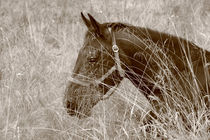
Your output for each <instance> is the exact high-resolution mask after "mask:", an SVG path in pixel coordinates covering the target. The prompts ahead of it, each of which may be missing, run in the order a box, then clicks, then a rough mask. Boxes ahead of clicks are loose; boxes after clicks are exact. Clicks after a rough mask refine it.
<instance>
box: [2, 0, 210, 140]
mask: <svg viewBox="0 0 210 140" xmlns="http://www.w3.org/2000/svg"><path fill="white" fill-rule="evenodd" d="M80 12H84V13H85V14H86V13H91V14H92V15H93V16H94V17H95V18H96V19H97V20H98V21H100V22H101V23H103V22H115V21H119V22H123V23H129V24H132V25H136V26H142V27H148V28H151V29H154V30H158V31H162V32H166V33H170V34H174V35H177V36H181V37H184V38H187V39H188V40H190V41H192V42H194V43H196V44H197V45H198V46H200V47H202V48H204V49H208V50H210V25H209V23H210V1H209V0H170V1H168V0H115V1H113V0H100V1H98V0H0V73H1V74H0V79H1V80H0V139H2V140H3V139H8V140H10V139H20V140H25V139H26V140H30V139H31V140H34V139H36V140H37V139H46V140H52V139H56V140H59V139H62V140H63V139H64V140H66V139H95V140H97V139H106V140H107V139H143V138H145V133H146V131H145V128H144V127H145V126H144V125H143V124H142V123H141V122H139V121H138V120H139V119H140V120H141V117H140V118H139V116H142V115H140V114H143V113H141V111H142V112H146V111H147V110H148V109H149V108H150V105H149V104H148V102H147V101H146V99H145V98H144V97H143V96H142V95H141V93H139V92H138V91H137V89H135V88H134V86H133V85H132V84H131V83H129V81H128V80H126V79H125V80H124V81H123V82H122V84H121V86H120V88H119V89H118V90H117V92H116V93H115V94H114V95H113V96H111V97H110V98H109V99H107V100H105V101H102V102H100V103H99V104H97V105H96V106H95V107H94V109H93V112H92V116H91V117H89V118H86V119H82V120H79V119H77V118H75V117H70V116H69V115H68V114H67V113H66V111H65V109H64V108H63V96H64V91H65V87H66V84H67V82H68V79H69V78H70V77H71V72H72V69H73V67H74V64H75V61H76V58H77V54H78V51H79V49H80V48H81V47H82V45H83V39H84V34H85V31H86V27H85V26H84V25H83V22H82V19H81V17H80ZM136 110H137V111H136ZM139 110H140V113H139ZM201 114H202V113H201ZM169 119H171V124H164V123H158V125H157V126H156V127H157V128H159V129H161V131H162V132H163V135H166V136H165V137H167V138H169V139H186V140H187V139H189V140H190V139H204V140H205V139H206V140H207V139H208V138H210V134H209V129H210V128H209V125H210V124H209V123H210V122H209V121H205V122H199V120H195V121H194V123H195V125H196V127H195V129H193V131H190V132H186V131H185V130H184V127H183V126H182V125H181V124H179V122H178V120H176V115H174V114H171V116H170V117H169ZM196 121H198V122H196ZM192 123H193V121H192ZM193 125H194V124H193ZM172 126H173V127H172ZM155 136H156V134H155V133H154V134H153V138H154V137H155Z"/></svg>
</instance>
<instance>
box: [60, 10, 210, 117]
mask: <svg viewBox="0 0 210 140" xmlns="http://www.w3.org/2000/svg"><path fill="white" fill-rule="evenodd" d="M88 16H89V19H87V18H86V17H85V16H84V15H83V14H82V13H81V17H82V19H83V21H84V23H85V25H86V26H87V29H88V31H87V32H86V35H85V39H84V45H83V47H82V48H81V49H80V51H79V55H78V58H77V61H76V65H75V67H74V70H73V75H72V81H71V82H70V84H69V85H68V86H67V89H66V93H65V103H64V104H65V106H66V108H67V110H68V113H69V114H70V115H71V116H74V115H76V116H78V117H87V116H89V115H90V112H91V109H92V108H93V106H94V105H96V104H97V103H98V102H99V101H100V100H102V99H103V96H104V95H105V94H107V93H108V92H109V91H110V89H111V88H116V87H117V86H118V85H119V84H120V82H121V81H122V79H123V78H128V79H129V80H130V81H131V82H132V83H133V84H134V85H135V86H136V87H137V88H138V89H139V90H140V91H141V92H142V93H143V94H144V95H145V96H146V97H147V99H148V100H149V101H150V102H151V104H153V105H157V104H156V103H154V102H155V101H154V100H152V99H153V98H152V99H151V98H150V97H152V96H157V97H158V98H159V99H160V101H163V102H164V101H165V100H166V99H165V97H164V94H167V95H169V96H168V97H170V98H171V97H172V98H173V96H180V98H182V99H183V100H181V101H189V102H191V101H192V100H193V98H195V97H194V95H195V94H192V92H193V93H199V94H203V95H202V96H201V97H204V96H205V95H209V85H208V83H210V82H209V81H208V80H209V79H210V78H209V74H210V71H209V70H208V62H210V52H208V51H205V50H203V49H201V48H199V47H198V46H196V45H195V44H194V43H192V42H190V41H187V40H185V39H183V38H180V37H176V36H173V35H169V34H166V33H161V32H158V31H154V30H151V29H148V28H142V27H136V26H132V25H128V24H123V23H103V24H100V23H99V22H98V21H96V20H95V19H94V18H93V17H92V16H91V15H90V14H88ZM201 100H203V98H201ZM158 102H159V101H158ZM157 106H158V105H157Z"/></svg>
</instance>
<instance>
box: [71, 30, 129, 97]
mask: <svg viewBox="0 0 210 140" xmlns="http://www.w3.org/2000/svg"><path fill="white" fill-rule="evenodd" d="M108 30H109V32H110V34H111V37H112V51H113V52H114V60H115V65H114V66H113V67H112V68H111V69H109V70H108V72H107V73H105V74H104V75H103V76H102V77H101V78H99V79H97V80H93V81H88V83H87V82H84V81H80V80H77V79H74V78H71V79H69V80H70V81H71V82H73V83H76V84H80V85H82V86H89V85H90V84H94V85H99V84H102V85H105V84H104V83H103V81H104V80H105V79H106V78H107V77H108V76H109V75H111V74H112V73H113V72H114V71H116V70H117V71H118V72H119V75H120V77H121V78H123V77H124V76H125V71H124V70H123V69H122V67H121V64H120V57H119V47H118V46H117V44H116V39H115V35H114V32H113V31H112V28H111V27H108ZM117 86H118V85H115V86H113V87H112V88H110V90H109V91H108V92H107V93H106V94H105V95H104V96H103V97H102V99H101V100H105V99H107V98H109V97H110V96H111V95H112V94H113V93H114V91H115V90H116V88H117Z"/></svg>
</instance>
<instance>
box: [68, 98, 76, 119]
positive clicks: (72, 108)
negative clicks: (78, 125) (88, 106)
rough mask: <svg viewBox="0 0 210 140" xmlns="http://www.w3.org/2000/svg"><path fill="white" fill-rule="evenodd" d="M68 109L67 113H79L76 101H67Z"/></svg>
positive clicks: (71, 114) (72, 114)
mask: <svg viewBox="0 0 210 140" xmlns="http://www.w3.org/2000/svg"><path fill="white" fill-rule="evenodd" d="M66 109H67V113H68V114H69V115H70V116H75V115H76V114H77V113H76V105H75V103H72V102H69V101H67V102H66Z"/></svg>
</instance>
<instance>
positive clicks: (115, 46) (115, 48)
mask: <svg viewBox="0 0 210 140" xmlns="http://www.w3.org/2000/svg"><path fill="white" fill-rule="evenodd" d="M112 50H113V52H115V53H117V52H118V51H119V48H118V46H117V45H116V44H114V45H113V46H112Z"/></svg>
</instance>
